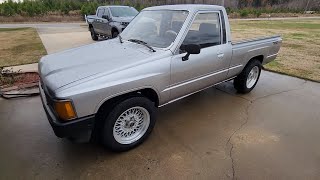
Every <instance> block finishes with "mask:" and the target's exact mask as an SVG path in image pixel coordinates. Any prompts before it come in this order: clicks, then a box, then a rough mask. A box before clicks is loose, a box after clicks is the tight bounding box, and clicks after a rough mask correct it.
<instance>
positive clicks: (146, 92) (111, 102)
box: [92, 88, 159, 141]
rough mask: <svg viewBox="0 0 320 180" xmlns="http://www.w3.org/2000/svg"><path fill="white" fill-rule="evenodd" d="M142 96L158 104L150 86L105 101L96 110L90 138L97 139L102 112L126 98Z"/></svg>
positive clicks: (101, 123) (101, 122)
mask: <svg viewBox="0 0 320 180" xmlns="http://www.w3.org/2000/svg"><path fill="white" fill-rule="evenodd" d="M139 95H140V96H141V95H142V96H144V97H147V98H148V99H150V100H151V101H152V102H154V104H155V106H156V107H158V105H159V98H158V94H157V93H156V91H154V90H153V89H151V88H146V89H141V90H137V91H133V92H129V93H126V94H122V95H119V96H116V97H113V98H111V99H109V100H107V101H105V102H104V103H103V104H102V105H101V106H100V107H99V109H98V112H97V114H96V122H95V125H94V130H93V133H92V140H93V141H99V132H100V131H101V128H102V127H103V122H104V121H103V120H104V119H103V115H106V114H105V113H103V112H110V110H111V109H112V108H113V107H114V106H115V105H116V104H117V103H119V102H121V101H124V100H125V99H127V98H130V97H134V96H139Z"/></svg>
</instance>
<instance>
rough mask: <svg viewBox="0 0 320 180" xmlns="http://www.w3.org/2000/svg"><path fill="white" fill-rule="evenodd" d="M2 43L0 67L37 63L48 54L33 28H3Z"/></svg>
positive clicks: (0, 47) (1, 33)
mask: <svg viewBox="0 0 320 180" xmlns="http://www.w3.org/2000/svg"><path fill="white" fill-rule="evenodd" d="M0 42H3V43H1V44H0V67H6V66H14V65H21V64H29V63H35V62H38V61H39V59H40V58H41V57H42V56H44V55H45V54H47V52H46V50H45V48H44V46H43V44H42V42H41V39H40V37H39V36H38V33H37V31H36V30H35V29H33V28H2V29H0Z"/></svg>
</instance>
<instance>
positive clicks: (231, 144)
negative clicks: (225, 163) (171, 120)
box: [216, 80, 308, 179]
mask: <svg viewBox="0 0 320 180" xmlns="http://www.w3.org/2000/svg"><path fill="white" fill-rule="evenodd" d="M307 82H308V81H306V80H305V81H304V82H303V83H301V84H299V86H301V87H300V88H294V89H288V90H284V91H280V92H277V93H272V94H268V95H265V96H261V97H258V98H255V99H253V100H250V99H247V98H245V97H242V96H237V95H235V94H232V93H230V92H227V91H224V90H222V89H219V88H217V87H216V89H217V90H219V91H221V92H223V93H226V94H228V95H230V96H233V97H237V98H240V99H243V100H246V101H248V102H249V104H248V105H247V107H246V118H245V121H244V122H243V123H241V125H240V127H238V128H237V129H236V130H235V131H233V133H232V134H231V135H230V136H229V138H228V141H227V143H226V147H228V145H229V144H230V146H231V147H230V149H229V157H230V159H231V168H232V179H237V178H236V169H235V162H234V157H233V149H234V144H233V143H232V142H231V139H232V138H233V136H234V135H235V134H236V133H237V132H238V131H240V130H241V129H242V128H243V127H244V126H245V125H246V124H247V123H248V121H249V108H250V107H251V106H252V105H253V104H254V103H255V102H256V101H258V100H261V99H264V98H268V97H271V96H274V95H279V94H282V93H287V92H291V91H295V90H300V89H303V86H304V85H305V84H306V83H307Z"/></svg>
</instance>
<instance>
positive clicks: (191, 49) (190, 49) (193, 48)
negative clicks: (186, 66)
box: [180, 44, 201, 61]
mask: <svg viewBox="0 0 320 180" xmlns="http://www.w3.org/2000/svg"><path fill="white" fill-rule="evenodd" d="M180 50H182V51H184V52H187V54H186V55H185V56H183V57H182V61H187V60H189V56H190V54H200V51H201V47H200V45H199V44H187V45H181V47H180Z"/></svg>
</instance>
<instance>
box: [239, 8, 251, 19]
mask: <svg viewBox="0 0 320 180" xmlns="http://www.w3.org/2000/svg"><path fill="white" fill-rule="evenodd" d="M239 13H240V16H241V17H247V16H248V15H249V11H248V10H247V9H242V10H240V12H239Z"/></svg>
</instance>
